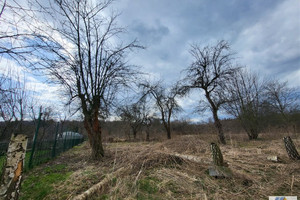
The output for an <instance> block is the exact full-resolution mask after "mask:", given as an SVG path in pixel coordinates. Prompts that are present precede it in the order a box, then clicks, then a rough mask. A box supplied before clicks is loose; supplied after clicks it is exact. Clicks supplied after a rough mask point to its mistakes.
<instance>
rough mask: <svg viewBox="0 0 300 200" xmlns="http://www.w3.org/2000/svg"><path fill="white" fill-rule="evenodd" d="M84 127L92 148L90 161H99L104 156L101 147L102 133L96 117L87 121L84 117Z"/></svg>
mask: <svg viewBox="0 0 300 200" xmlns="http://www.w3.org/2000/svg"><path fill="white" fill-rule="evenodd" d="M84 127H85V129H86V131H87V133H88V137H89V142H90V145H91V148H92V159H94V160H100V159H101V158H102V157H103V156H104V149H103V146H102V133H101V126H100V122H99V119H98V116H96V114H95V116H94V117H93V119H91V120H88V118H87V117H86V118H85V120H84Z"/></svg>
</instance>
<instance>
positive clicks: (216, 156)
mask: <svg viewBox="0 0 300 200" xmlns="http://www.w3.org/2000/svg"><path fill="white" fill-rule="evenodd" d="M210 149H211V153H212V157H213V163H214V164H215V165H217V166H224V160H223V155H222V152H221V150H220V148H219V146H218V145H217V144H215V143H211V144H210Z"/></svg>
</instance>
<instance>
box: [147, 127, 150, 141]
mask: <svg viewBox="0 0 300 200" xmlns="http://www.w3.org/2000/svg"><path fill="white" fill-rule="evenodd" d="M146 141H148V142H149V141H150V130H149V127H147V130H146Z"/></svg>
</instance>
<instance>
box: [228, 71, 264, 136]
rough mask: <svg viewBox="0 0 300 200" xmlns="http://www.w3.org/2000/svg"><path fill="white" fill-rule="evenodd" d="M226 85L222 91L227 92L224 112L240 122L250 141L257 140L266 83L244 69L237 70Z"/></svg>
mask: <svg viewBox="0 0 300 200" xmlns="http://www.w3.org/2000/svg"><path fill="white" fill-rule="evenodd" d="M227 83H228V84H227V85H226V88H224V90H225V89H226V90H228V93H229V94H230V101H229V102H227V103H226V104H225V105H224V108H225V110H226V111H227V112H228V113H229V114H231V115H232V116H234V117H236V118H237V119H238V120H239V121H240V122H241V125H242V127H243V128H244V130H245V131H246V133H247V134H248V137H249V139H250V140H252V139H257V137H258V135H259V133H260V132H261V130H262V123H263V120H262V117H263V114H262V112H263V103H264V101H265V99H264V95H263V94H264V86H265V84H266V81H264V80H261V79H260V78H259V76H258V75H257V74H254V73H251V72H249V71H247V70H246V69H239V70H236V72H235V74H234V76H233V78H232V79H231V80H230V82H227Z"/></svg>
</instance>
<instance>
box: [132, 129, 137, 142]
mask: <svg viewBox="0 0 300 200" xmlns="http://www.w3.org/2000/svg"><path fill="white" fill-rule="evenodd" d="M132 132H133V140H136V134H137V131H136V129H134V128H133V129H132Z"/></svg>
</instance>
